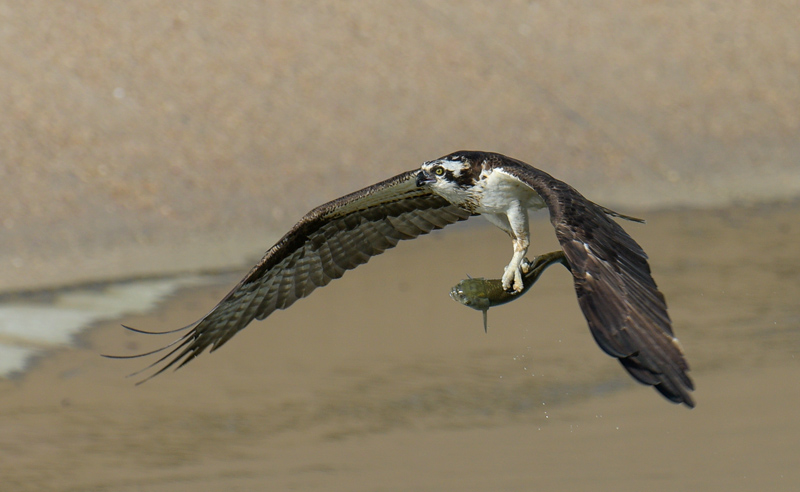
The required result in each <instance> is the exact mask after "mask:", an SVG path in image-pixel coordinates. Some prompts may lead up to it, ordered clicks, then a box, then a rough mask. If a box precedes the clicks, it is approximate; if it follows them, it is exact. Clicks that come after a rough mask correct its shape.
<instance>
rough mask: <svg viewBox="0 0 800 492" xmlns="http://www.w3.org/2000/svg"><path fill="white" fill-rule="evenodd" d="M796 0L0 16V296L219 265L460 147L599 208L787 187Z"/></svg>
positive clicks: (1, 4) (110, 6)
mask: <svg viewBox="0 0 800 492" xmlns="http://www.w3.org/2000/svg"><path fill="white" fill-rule="evenodd" d="M799 16H800V5H798V3H797V2H796V1H774V2H770V3H769V6H768V8H767V7H764V6H763V4H761V3H758V2H714V1H685V2H680V3H677V4H675V3H673V2H638V1H625V0H615V1H610V2H591V3H586V2H573V1H569V2H522V1H508V2H502V3H500V4H496V3H486V2H460V1H458V2H439V1H436V2H434V1H420V2H393V3H391V4H387V3H382V2H339V1H329V2H325V1H319V2H293V1H270V2H258V1H248V0H245V1H238V2H213V1H195V2H166V1H153V0H151V1H137V2H128V1H102V2H98V1H86V0H79V1H73V2H50V1H43V0H33V1H28V2H24V3H20V2H8V1H0V46H2V48H0V210H2V217H0V291H12V290H19V289H29V288H37V287H48V286H54V285H68V284H72V283H74V282H77V281H93V280H98V279H113V278H118V277H120V276H131V275H151V274H163V273H169V272H174V271H186V270H196V269H197V268H199V267H205V268H220V267H221V268H229V267H231V266H237V267H238V266H240V265H242V264H244V263H247V262H249V261H250V260H252V259H253V258H254V257H256V256H258V255H260V254H261V253H262V252H263V251H264V250H265V249H266V247H267V246H268V245H269V244H271V242H272V241H273V240H274V239H276V238H277V237H278V236H279V235H280V234H281V233H282V232H283V231H285V230H286V229H287V228H288V227H289V226H290V225H291V224H292V223H294V221H295V220H296V219H297V218H298V217H299V216H300V215H302V214H303V213H305V212H306V211H307V210H309V209H310V208H311V207H313V206H315V205H317V204H319V203H321V202H324V201H327V200H329V199H331V198H333V197H336V196H339V195H341V194H344V193H345V192H349V191H352V190H354V189H356V188H360V187H363V186H366V185H369V184H371V183H374V182H376V181H378V180H380V179H384V178H386V177H388V176H391V175H393V174H396V173H399V172H402V171H405V170H407V169H410V168H413V167H415V166H418V165H419V163H420V162H422V161H424V160H428V159H432V158H435V157H439V156H441V155H444V154H446V153H449V152H451V151H453V150H457V149H461V148H471V149H482V150H494V151H499V152H503V153H507V154H510V155H512V156H515V157H518V158H520V159H522V160H525V161H527V162H529V163H531V164H534V165H536V166H539V167H542V168H543V169H546V170H548V171H550V172H551V173H552V174H554V175H555V176H557V177H560V178H562V179H564V180H565V181H567V182H569V183H571V184H573V185H575V186H576V187H577V188H578V189H580V190H581V191H583V192H584V193H585V194H587V195H588V196H590V197H592V198H594V199H595V200H597V201H601V202H603V203H605V204H607V205H609V206H619V205H626V206H632V207H635V208H636V209H637V210H640V209H643V208H645V207H661V206H673V205H693V206H694V205H725V204H728V203H730V202H732V201H764V200H766V201H771V200H774V199H783V198H786V197H791V196H797V195H798V193H800V171H799V169H800V166H799V165H798V161H799V158H798V156H800V139H798V138H797V137H798V135H800V111H798V108H800V90H798V87H800V79H799V78H798V74H800V31H798V29H797V19H798V17H799Z"/></svg>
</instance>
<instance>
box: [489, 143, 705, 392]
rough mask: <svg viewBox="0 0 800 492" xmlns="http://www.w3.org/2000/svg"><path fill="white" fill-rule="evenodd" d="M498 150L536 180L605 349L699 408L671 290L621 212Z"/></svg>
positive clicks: (508, 164) (519, 172) (511, 170)
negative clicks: (660, 283) (671, 310)
mask: <svg viewBox="0 0 800 492" xmlns="http://www.w3.org/2000/svg"><path fill="white" fill-rule="evenodd" d="M494 156H495V157H494V158H495V159H498V162H497V164H496V165H499V166H501V168H502V171H504V172H507V173H508V174H510V175H512V176H515V177H516V178H518V179H519V180H520V181H522V182H523V183H525V184H527V185H528V186H530V187H531V188H532V189H533V190H534V191H536V192H537V193H538V194H539V195H540V196H541V197H542V199H543V200H544V201H545V203H546V204H547V208H548V210H549V212H550V220H551V222H552V224H553V226H554V227H555V231H556V236H557V238H558V241H559V243H560V244H561V247H562V249H563V250H564V253H565V255H566V257H567V260H568V261H569V264H570V267H571V270H572V274H573V280H574V284H575V292H576V294H577V296H578V303H579V304H580V307H581V310H582V311H583V314H584V316H585V318H586V321H587V323H588V325H589V329H590V331H591V333H592V335H593V336H594V339H595V341H596V342H597V344H598V345H599V346H600V348H601V349H603V351H604V352H606V353H607V354H609V355H611V356H612V357H616V358H618V359H619V361H620V363H621V364H622V366H623V367H624V368H625V369H626V370H627V371H628V372H629V373H630V374H631V376H633V377H634V378H635V379H636V380H638V381H640V382H642V383H644V384H648V385H652V386H654V387H655V389H656V390H658V391H659V392H660V393H661V394H663V395H664V396H665V397H667V398H668V399H670V400H671V401H673V402H676V403H684V404H686V405H687V406H689V407H693V406H694V400H693V399H692V396H691V394H690V391H692V390H693V389H694V384H693V383H692V380H691V379H690V378H689V376H688V375H687V371H688V370H689V365H688V363H687V362H686V358H685V357H684V354H683V351H682V349H681V346H680V344H679V343H678V341H677V339H676V338H675V337H674V335H673V332H672V323H671V321H670V318H669V314H667V304H666V301H665V299H664V295H663V294H662V293H661V292H660V291H659V290H658V287H657V286H656V283H655V281H654V280H653V277H652V276H651V275H650V266H649V265H648V263H647V254H645V252H644V251H643V250H642V248H641V247H640V246H639V245H638V244H637V243H636V241H634V240H633V238H631V236H629V235H628V234H627V233H626V232H625V231H624V230H623V229H622V227H621V226H620V225H619V224H617V223H616V222H614V221H613V220H611V219H610V218H609V215H612V216H619V215H618V214H616V213H615V212H613V211H610V210H608V209H606V208H604V207H601V206H599V205H597V204H595V203H593V202H591V201H590V200H588V199H586V198H584V197H583V196H582V195H581V194H580V193H578V191H577V190H575V189H574V188H572V187H571V186H569V185H568V184H566V183H564V182H562V181H559V180H557V179H555V178H553V177H552V176H550V175H549V174H547V173H545V172H543V171H540V170H538V169H536V168H534V167H531V166H529V165H527V164H525V163H524V162H521V161H517V160H515V159H511V158H508V157H505V156H499V155H494ZM623 218H627V217H624V216H623Z"/></svg>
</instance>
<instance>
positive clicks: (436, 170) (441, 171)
mask: <svg viewBox="0 0 800 492" xmlns="http://www.w3.org/2000/svg"><path fill="white" fill-rule="evenodd" d="M433 174H435V175H437V176H442V175H443V174H444V168H441V167H435V168H433Z"/></svg>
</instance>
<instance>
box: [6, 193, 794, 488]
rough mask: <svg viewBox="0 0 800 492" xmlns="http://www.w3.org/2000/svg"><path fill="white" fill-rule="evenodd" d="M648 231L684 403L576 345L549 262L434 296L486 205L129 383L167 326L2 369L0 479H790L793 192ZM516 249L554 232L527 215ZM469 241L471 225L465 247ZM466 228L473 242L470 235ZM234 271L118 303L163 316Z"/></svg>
mask: <svg viewBox="0 0 800 492" xmlns="http://www.w3.org/2000/svg"><path fill="white" fill-rule="evenodd" d="M647 219H648V225H646V226H640V225H636V224H627V223H625V224H624V226H625V228H626V229H627V230H628V231H629V232H630V233H631V234H632V235H633V236H634V237H635V238H636V239H637V240H638V241H639V242H640V243H641V244H642V246H643V247H644V248H645V250H646V251H647V252H648V253H649V254H650V257H651V267H652V269H653V275H654V278H655V279H656V282H657V283H658V284H659V287H660V288H661V289H662V291H663V292H664V294H665V295H666V298H667V301H668V303H669V306H670V314H671V316H672V318H673V321H674V327H675V333H676V335H677V336H678V337H679V338H680V340H681V342H682V344H683V346H684V349H685V351H686V354H687V357H688V359H689V362H690V364H691V366H692V373H691V375H692V377H693V378H694V380H695V383H696V385H697V391H696V392H695V397H696V400H697V408H695V409H693V410H687V409H686V408H684V407H680V406H676V405H672V404H670V403H669V402H667V401H666V400H664V399H663V398H662V397H660V396H659V395H658V394H657V393H656V392H655V391H653V390H652V389H651V388H647V387H644V386H640V385H638V384H636V383H635V382H633V381H632V380H631V379H630V378H629V377H628V376H627V375H626V374H625V373H624V371H623V370H622V369H621V367H620V366H619V364H618V363H617V362H616V361H614V360H613V359H611V358H609V357H607V356H606V355H605V354H603V353H602V352H601V351H600V350H599V349H598V348H597V346H596V345H595V344H594V341H593V340H592V338H591V336H590V335H589V333H588V330H587V328H586V325H585V321H584V320H583V318H582V316H581V314H580V310H579V308H578V306H577V302H576V301H575V295H574V291H573V290H572V286H571V282H570V279H569V276H568V274H567V272H566V271H565V270H563V269H550V270H548V271H547V272H546V273H545V274H544V275H543V277H542V279H541V280H540V281H539V283H538V284H537V285H536V286H534V287H533V288H532V289H531V291H530V292H529V293H528V294H527V295H526V296H525V297H524V298H523V299H520V300H518V301H515V302H512V303H511V304H509V305H506V306H502V307H498V308H493V309H492V310H490V312H489V332H488V334H484V332H483V325H482V320H481V315H480V313H479V312H477V311H473V310H470V309H467V308H465V307H463V306H461V305H459V304H457V303H455V302H453V301H451V300H450V299H449V297H448V295H447V293H448V291H449V288H450V286H451V285H453V284H455V283H456V282H457V281H458V280H460V279H461V278H463V277H464V276H465V275H466V274H470V275H473V276H487V277H496V276H498V275H499V272H500V271H502V266H503V265H504V264H505V262H506V261H507V257H508V255H510V247H509V244H508V240H507V238H506V237H505V236H504V235H503V234H502V233H500V232H498V231H497V230H495V229H494V228H491V227H476V226H470V225H469V224H468V225H466V226H459V227H455V228H451V230H448V231H445V232H442V233H436V234H433V235H431V236H430V237H427V238H422V239H420V240H417V241H412V242H410V243H408V244H402V245H401V246H400V247H398V248H397V249H396V250H394V251H391V252H389V253H387V254H385V255H383V256H381V257H378V258H375V259H373V260H372V261H371V262H370V264H369V265H367V266H364V267H360V268H359V269H357V270H356V271H353V272H350V273H348V274H347V275H346V276H345V278H343V279H341V280H337V281H336V282H334V283H333V284H332V285H331V286H329V287H328V288H326V289H321V290H319V291H318V292H315V293H314V295H313V296H311V297H310V298H309V299H306V300H303V301H300V302H298V303H297V304H296V305H295V306H294V307H293V308H292V309H290V310H288V311H285V312H278V313H276V314H274V315H273V316H271V317H270V318H269V319H268V320H266V321H264V322H257V323H255V324H253V325H251V326H250V327H248V329H246V330H245V331H243V332H242V333H240V334H239V335H237V336H236V337H235V338H234V339H233V340H231V341H230V342H229V343H228V344H227V345H226V346H225V347H223V348H222V349H220V350H219V351H218V352H215V353H213V354H203V355H202V356H201V357H199V358H198V359H197V360H195V361H192V363H191V364H189V365H188V366H186V367H185V368H183V369H181V370H180V371H178V372H175V373H167V374H164V375H162V376H159V377H158V378H156V379H154V380H152V381H149V382H148V383H146V384H144V385H141V386H134V384H133V383H134V382H135V381H136V380H135V379H125V378H124V377H123V376H124V375H125V374H128V373H130V372H132V371H134V370H137V369H140V368H142V367H144V365H146V364H147V363H149V362H151V361H152V359H148V360H143V359H139V360H133V361H114V360H108V359H103V358H101V357H99V356H98V353H101V352H102V353H116V354H131V353H136V352H138V351H143V350H148V349H151V348H154V347H157V346H159V345H160V344H164V343H167V342H169V341H172V339H173V337H174V335H163V336H160V337H155V336H145V335H141V334H136V333H131V332H126V331H124V330H123V329H121V328H119V326H118V323H117V322H103V321H100V322H98V324H97V326H96V327H95V328H94V329H93V330H92V331H91V332H90V333H88V334H87V335H84V336H83V337H81V339H80V341H81V343H79V344H77V346H75V347H72V348H62V349H60V350H58V351H57V352H51V355H50V356H48V357H45V358H43V359H41V360H40V362H39V363H38V364H37V365H36V366H35V367H34V368H33V369H32V370H31V371H29V372H28V373H26V374H25V375H24V376H23V377H19V378H16V379H12V380H5V381H0V412H1V413H2V415H3V418H2V419H0V476H2V477H3V488H2V489H3V490H43V489H46V490H115V491H117V490H121V491H126V490H155V491H160V490H164V491H167V490H170V491H181V490H197V489H202V490H212V491H213V490H226V491H227V490H326V491H337V490H342V491H345V490H346V491H353V490H365V491H367V490H369V491H393V490H397V491H401V490H444V491H446V490H458V491H472V490H476V491H477V490H530V489H537V488H539V489H546V490H795V489H796V484H797V483H800V470H798V467H797V461H798V458H800V421H799V420H798V419H797V417H796V415H797V408H798V406H800V303H798V297H800V260H798V259H797V247H796V245H797V244H798V242H800V226H799V225H798V224H800V207H798V206H797V205H791V206H789V205H786V206H775V207H763V208H755V209H728V210H723V211H710V212H709V211H677V212H663V213H658V214H651V215H650V216H648V217H647ZM532 230H533V231H534V233H539V234H540V235H541V237H537V238H536V239H535V240H534V244H533V246H532V252H533V253H540V252H544V251H550V250H552V249H555V247H556V243H555V240H554V239H553V238H552V237H551V236H552V233H551V232H550V231H551V229H550V225H549V222H547V221H546V220H538V221H536V222H535V223H533V224H532ZM476 246H477V247H476ZM476 250H477V251H478V254H476ZM236 280H238V278H236V277H229V278H226V279H225V281H224V282H219V283H217V284H215V285H211V286H195V287H191V288H187V289H185V290H183V291H182V292H181V293H180V294H178V295H177V296H175V297H173V298H171V299H170V300H169V301H167V302H166V303H164V304H162V305H161V307H160V308H158V309H157V310H155V311H153V312H149V313H146V314H140V315H128V316H126V317H125V318H124V319H123V320H122V321H123V322H124V323H126V324H130V325H132V326H135V327H137V328H142V329H159V328H160V329H169V328H175V327H178V326H183V325H185V324H187V323H189V322H191V321H193V320H194V319H196V318H197V317H199V316H200V315H202V314H204V312H205V311H206V310H207V309H209V308H211V307H212V306H213V305H214V304H215V303H216V301H217V300H219V298H220V297H221V296H222V295H224V294H225V293H226V292H227V290H228V289H229V288H230V287H231V286H232V285H233V284H234V283H235V282H236Z"/></svg>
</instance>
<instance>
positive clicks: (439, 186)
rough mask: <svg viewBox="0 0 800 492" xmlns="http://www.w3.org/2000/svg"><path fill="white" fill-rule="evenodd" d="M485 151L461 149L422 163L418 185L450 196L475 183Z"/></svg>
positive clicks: (418, 175)
mask: <svg viewBox="0 0 800 492" xmlns="http://www.w3.org/2000/svg"><path fill="white" fill-rule="evenodd" d="M484 160H485V153H483V152H472V151H466V150H460V151H458V152H453V153H452V154H449V155H446V156H444V157H440V158H438V159H435V160H432V161H428V162H426V163H424V164H422V167H421V168H420V171H419V174H417V186H430V187H431V188H432V189H433V191H434V192H436V193H438V194H439V195H442V196H444V197H446V198H447V197H448V196H451V195H453V194H454V193H456V194H457V193H459V192H463V191H464V190H466V189H468V188H470V187H472V186H474V185H475V182H476V181H477V180H478V178H479V176H480V173H481V170H482V164H483V162H484Z"/></svg>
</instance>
